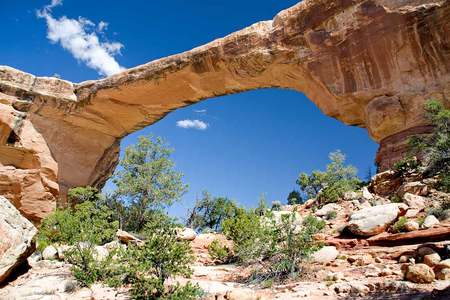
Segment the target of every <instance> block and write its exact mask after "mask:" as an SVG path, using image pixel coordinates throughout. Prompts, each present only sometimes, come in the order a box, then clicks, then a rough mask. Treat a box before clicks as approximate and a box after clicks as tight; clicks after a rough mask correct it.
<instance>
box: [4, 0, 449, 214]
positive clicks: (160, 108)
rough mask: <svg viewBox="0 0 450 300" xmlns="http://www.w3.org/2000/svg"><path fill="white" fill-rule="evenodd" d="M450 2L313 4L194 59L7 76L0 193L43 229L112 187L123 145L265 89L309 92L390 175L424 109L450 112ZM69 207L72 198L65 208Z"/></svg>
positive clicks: (196, 52)
mask: <svg viewBox="0 0 450 300" xmlns="http://www.w3.org/2000/svg"><path fill="white" fill-rule="evenodd" d="M449 7H450V4H449V2H448V1H444V0H423V1H417V0H402V1H394V0H355V1H337V0H331V1H330V0H309V1H302V2H301V3H299V4H297V5H295V6H293V7H291V8H289V9H286V10H284V11H282V12H280V13H279V14H278V15H276V16H275V17H274V19H273V20H271V21H264V22H259V23H257V24H254V25H252V26H250V27H248V28H245V29H243V30H241V31H238V32H235V33H233V34H230V35H229V36H227V37H224V38H222V39H218V40H215V41H213V42H211V43H209V44H206V45H204V46H201V47H198V48H195V49H193V50H191V51H187V52H185V53H181V54H178V55H173V56H170V57H167V58H162V59H159V60H156V61H152V62H150V63H148V64H145V65H141V66H138V67H135V68H132V69H129V70H126V71H124V72H122V73H120V74H117V75H114V76H111V77H108V78H105V79H102V80H96V81H88V82H83V83H80V84H73V83H70V82H67V81H64V80H59V79H56V78H46V77H35V76H33V75H30V74H27V73H23V72H21V71H18V70H15V69H12V68H9V67H1V68H0V107H1V109H0V111H1V112H0V126H1V128H2V131H1V135H0V165H1V166H0V194H3V195H5V196H6V197H7V198H8V199H10V200H11V202H12V203H13V204H14V205H15V206H16V207H17V208H19V209H20V211H21V212H22V213H23V214H24V215H25V216H27V217H28V218H29V219H30V220H33V221H35V222H39V220H40V219H41V218H42V217H43V216H45V215H46V214H48V212H49V211H51V210H52V209H53V208H54V207H55V205H56V204H57V202H58V201H64V197H65V194H66V192H67V190H68V189H69V188H71V187H74V186H82V185H93V186H97V187H99V186H102V185H103V184H104V182H105V180H106V179H107V177H108V176H109V175H110V174H111V172H112V171H113V169H114V167H115V166H116V164H117V159H118V150H119V141H120V139H121V138H122V137H124V136H125V135H127V134H129V133H131V132H133V131H136V130H138V129H140V128H142V127H144V126H147V125H150V124H152V123H154V122H156V121H158V120H159V119H161V118H163V117H164V116H165V115H166V114H167V113H169V112H170V111H172V110H174V109H177V108H180V107H184V106H187V105H190V104H192V103H195V102H198V101H201V100H204V99H207V98H211V97H216V96H220V95H226V94H230V93H236V92H243V91H248V90H252V89H258V88H268V87H275V88H288V89H294V90H297V91H300V92H303V93H304V94H306V95H307V96H308V97H309V98H310V99H311V101H313V102H314V103H315V104H316V105H317V106H318V107H319V108H320V109H321V110H322V111H323V113H325V114H327V115H328V116H331V117H334V118H336V119H339V120H341V121H342V122H344V123H346V124H349V125H355V126H360V127H365V128H367V129H368V131H369V134H370V136H371V137H372V138H373V139H374V140H375V141H377V142H380V150H379V152H378V155H377V161H378V163H379V165H380V168H381V169H385V168H387V167H389V166H390V165H392V163H393V162H394V161H395V160H396V159H398V158H399V156H400V155H401V154H402V153H403V151H404V148H405V141H406V140H407V139H408V137H409V136H411V135H412V134H416V133H427V132H429V131H430V127H429V126H428V124H427V123H426V121H425V120H424V117H423V115H424V114H423V109H422V105H423V103H424V102H425V101H426V99H428V98H430V97H433V98H436V99H440V100H442V101H443V102H444V103H445V104H446V105H449V104H450V103H449V100H450V98H449V97H450V96H449V95H450V88H449V86H450V85H449V78H450V76H449V74H450V73H449V70H450V53H449V51H448V49H449V47H450V45H449V44H450V40H449V38H448V37H449V36H450V34H449V28H450V27H449V22H450V21H449V20H450V9H449ZM59 198H61V199H62V200H57V199H59Z"/></svg>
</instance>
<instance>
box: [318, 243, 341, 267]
mask: <svg viewBox="0 0 450 300" xmlns="http://www.w3.org/2000/svg"><path fill="white" fill-rule="evenodd" d="M338 255H339V251H338V250H337V249H336V247H334V246H325V247H323V248H321V249H320V250H319V251H316V252H314V253H313V254H312V261H313V262H317V263H322V264H326V263H329V262H332V261H334V260H335V259H336V258H337V257H338Z"/></svg>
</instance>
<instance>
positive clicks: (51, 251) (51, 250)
mask: <svg viewBox="0 0 450 300" xmlns="http://www.w3.org/2000/svg"><path fill="white" fill-rule="evenodd" d="M42 258H43V259H46V260H53V259H58V250H57V249H56V248H55V247H54V246H52V245H50V246H47V247H45V249H44V251H42Z"/></svg>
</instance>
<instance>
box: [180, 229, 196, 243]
mask: <svg viewBox="0 0 450 300" xmlns="http://www.w3.org/2000/svg"><path fill="white" fill-rule="evenodd" d="M196 236H197V233H195V231H194V230H193V229H192V228H187V227H186V228H177V238H178V239H179V240H181V241H193V240H195V238H196Z"/></svg>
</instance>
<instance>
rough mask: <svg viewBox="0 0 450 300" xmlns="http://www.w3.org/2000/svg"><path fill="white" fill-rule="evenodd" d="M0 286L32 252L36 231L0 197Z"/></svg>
mask: <svg viewBox="0 0 450 300" xmlns="http://www.w3.org/2000/svg"><path fill="white" fill-rule="evenodd" d="M0 212H1V213H0V284H1V283H2V282H3V281H5V279H7V278H8V276H9V275H10V274H11V273H12V272H13V270H14V268H16V267H17V266H19V265H20V264H21V263H22V262H23V261H25V260H26V259H27V257H28V256H29V255H30V254H31V253H32V252H33V251H34V244H33V242H32V239H33V237H34V236H35V235H36V233H37V230H36V228H35V227H34V226H33V224H31V223H30V221H28V220H27V219H25V218H24V217H23V216H22V215H21V214H20V213H19V211H18V210H17V209H16V208H15V207H14V206H13V205H12V204H11V203H10V202H9V201H8V200H7V199H5V198H4V197H2V196H0Z"/></svg>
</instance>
